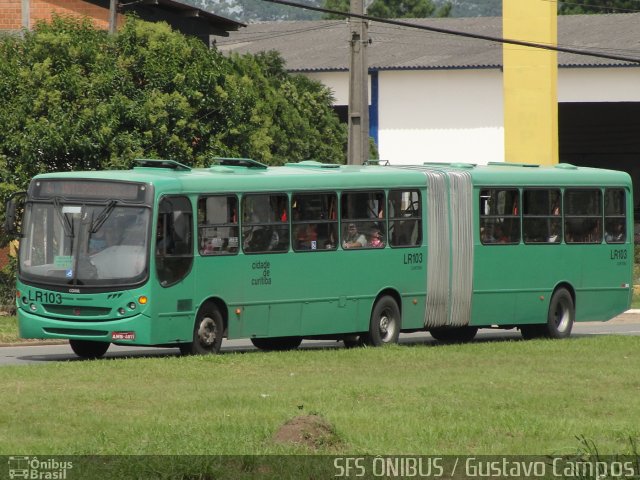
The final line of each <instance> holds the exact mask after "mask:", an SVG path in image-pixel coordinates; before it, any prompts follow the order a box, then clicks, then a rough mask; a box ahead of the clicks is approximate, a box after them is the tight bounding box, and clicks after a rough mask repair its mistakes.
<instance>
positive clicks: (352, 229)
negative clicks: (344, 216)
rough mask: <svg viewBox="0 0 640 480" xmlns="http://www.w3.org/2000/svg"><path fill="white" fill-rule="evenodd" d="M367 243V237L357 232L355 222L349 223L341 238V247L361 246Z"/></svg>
mask: <svg viewBox="0 0 640 480" xmlns="http://www.w3.org/2000/svg"><path fill="white" fill-rule="evenodd" d="M366 245H367V239H366V238H365V236H364V235H362V234H361V233H359V232H358V229H357V228H356V225H355V223H350V224H349V227H348V230H347V232H346V234H345V237H344V239H343V240H342V248H362V247H364V246H366Z"/></svg>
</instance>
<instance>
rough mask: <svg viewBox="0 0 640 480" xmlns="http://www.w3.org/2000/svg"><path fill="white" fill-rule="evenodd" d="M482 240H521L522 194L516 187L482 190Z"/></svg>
mask: <svg viewBox="0 0 640 480" xmlns="http://www.w3.org/2000/svg"><path fill="white" fill-rule="evenodd" d="M480 240H481V241H482V243H484V244H496V245H500V244H514V243H519V242H520V196H519V191H518V190H517V189H515V188H513V189H512V188H509V189H505V188H491V189H489V188H488V189H484V190H481V191H480Z"/></svg>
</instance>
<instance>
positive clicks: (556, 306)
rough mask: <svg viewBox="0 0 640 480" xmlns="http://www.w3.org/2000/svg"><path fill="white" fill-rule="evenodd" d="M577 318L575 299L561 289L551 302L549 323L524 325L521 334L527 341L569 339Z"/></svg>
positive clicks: (548, 314)
mask: <svg viewBox="0 0 640 480" xmlns="http://www.w3.org/2000/svg"><path fill="white" fill-rule="evenodd" d="M575 316H576V309H575V305H574V304H573V297H572V296H571V294H570V293H569V291H568V290H567V289H566V288H559V289H558V290H556V291H555V292H554V293H553V296H552V297H551V301H550V302H549V312H548V313H547V323H542V324H538V325H522V326H521V327H520V333H522V337H523V338H524V339H526V340H531V339H535V338H567V337H568V336H569V335H571V329H572V328H573V322H574V320H575Z"/></svg>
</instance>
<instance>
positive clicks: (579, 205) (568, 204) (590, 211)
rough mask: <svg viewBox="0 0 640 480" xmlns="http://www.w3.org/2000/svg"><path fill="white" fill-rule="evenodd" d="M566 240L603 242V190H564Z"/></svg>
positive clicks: (571, 241) (572, 241)
mask: <svg viewBox="0 0 640 480" xmlns="http://www.w3.org/2000/svg"><path fill="white" fill-rule="evenodd" d="M564 241H565V242H567V243H601V242H602V192H601V191H600V189H595V188H594V189H567V190H565V192H564Z"/></svg>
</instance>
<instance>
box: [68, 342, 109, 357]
mask: <svg viewBox="0 0 640 480" xmlns="http://www.w3.org/2000/svg"><path fill="white" fill-rule="evenodd" d="M69 345H70V346H71V350H73V353H75V354H76V355H77V356H79V357H80V358H100V357H102V356H103V355H104V354H105V353H107V350H108V349H109V345H110V343H109V342H95V341H93V340H69Z"/></svg>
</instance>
